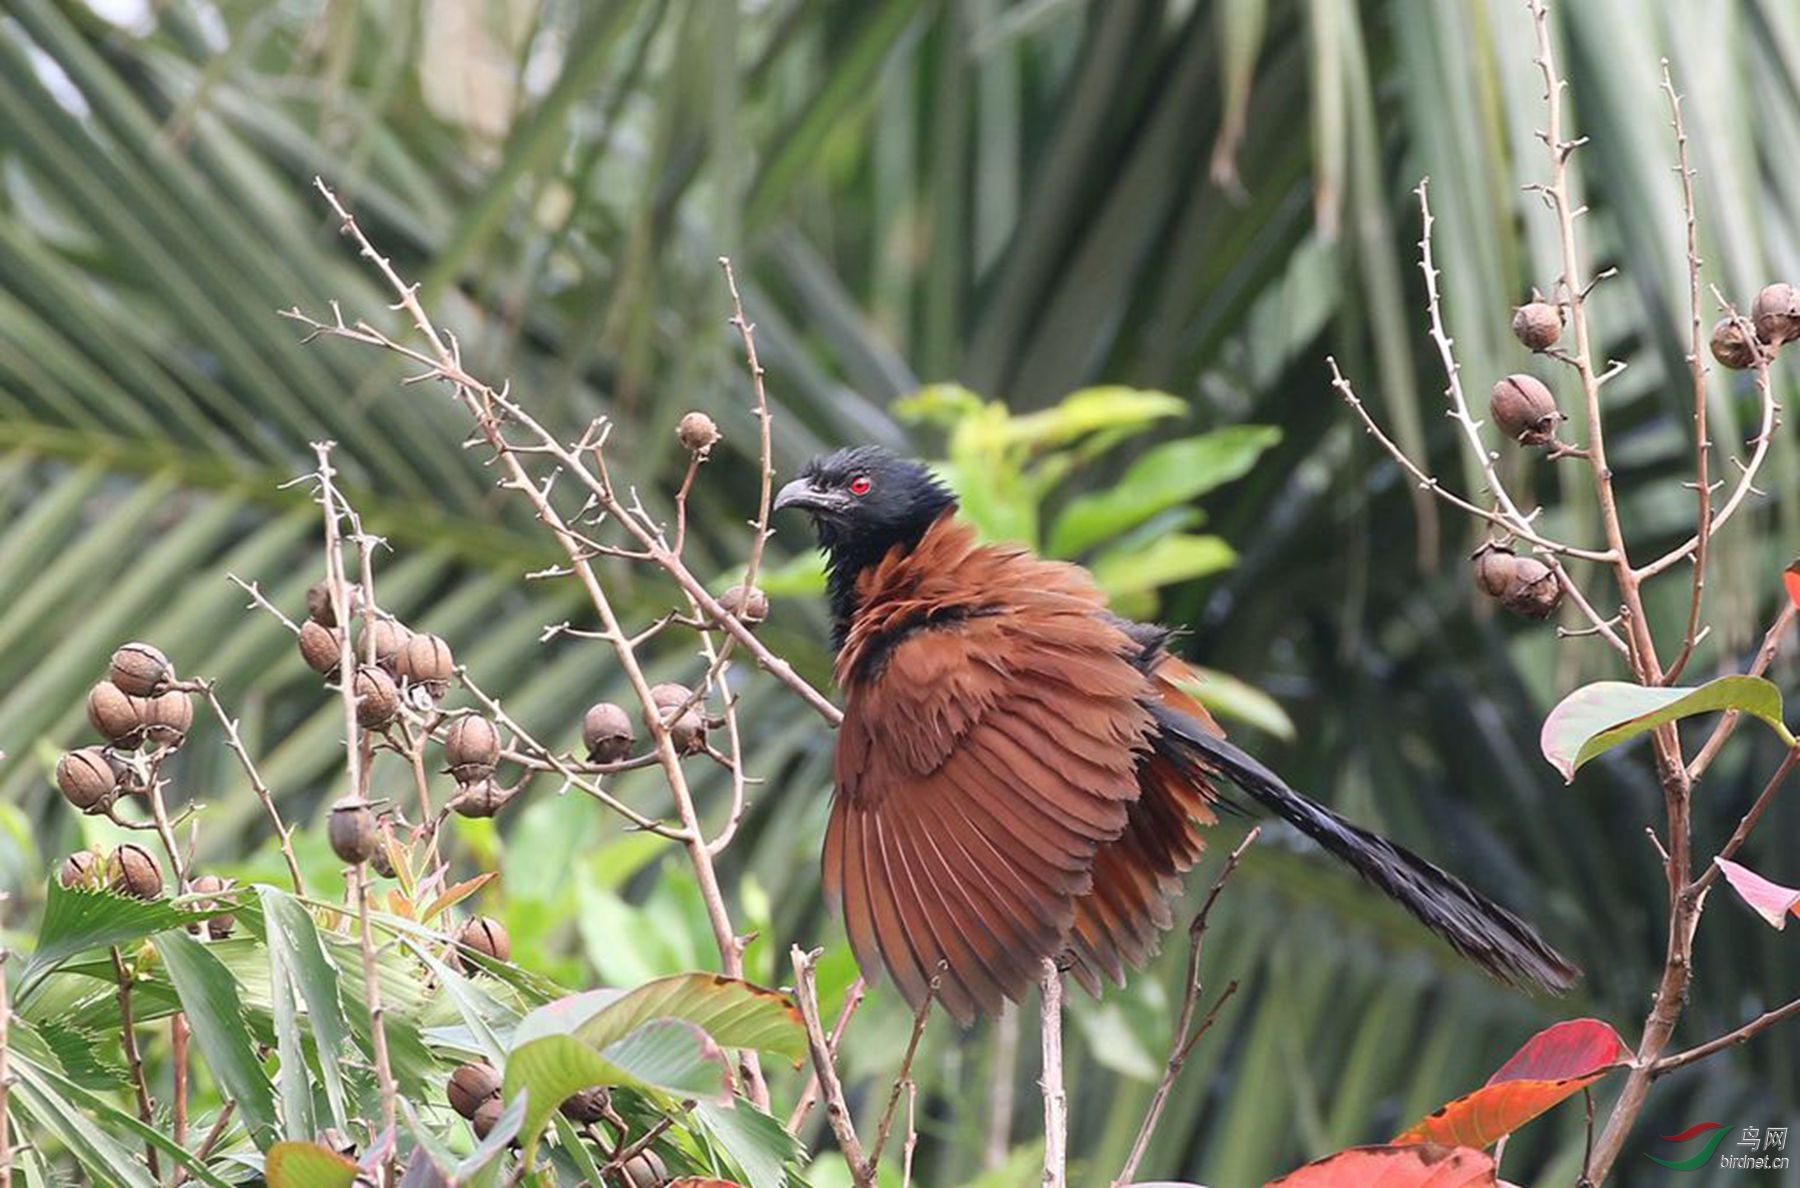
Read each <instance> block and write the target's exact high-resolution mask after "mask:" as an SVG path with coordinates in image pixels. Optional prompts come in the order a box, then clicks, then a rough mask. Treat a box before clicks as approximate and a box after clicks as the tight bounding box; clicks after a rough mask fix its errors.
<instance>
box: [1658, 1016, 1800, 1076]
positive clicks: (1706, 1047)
mask: <svg viewBox="0 0 1800 1188" xmlns="http://www.w3.org/2000/svg"><path fill="white" fill-rule="evenodd" d="M1796 1015H1800V998H1796V999H1794V1001H1792V1002H1790V1003H1787V1004H1786V1005H1784V1006H1778V1007H1776V1008H1775V1009H1774V1010H1772V1011H1766V1012H1764V1013H1763V1014H1761V1015H1758V1016H1757V1017H1756V1018H1754V1019H1752V1020H1750V1022H1748V1023H1746V1024H1744V1025H1743V1026H1742V1027H1739V1028H1738V1029H1736V1030H1735V1031H1728V1032H1726V1033H1725V1034H1724V1035H1722V1036H1720V1037H1719V1038H1717V1039H1712V1040H1708V1041H1706V1042H1705V1043H1703V1044H1700V1045H1698V1046H1696V1047H1692V1048H1689V1049H1687V1050H1686V1051H1684V1052H1676V1053H1675V1054H1674V1055H1672V1056H1664V1057H1663V1058H1662V1059H1660V1060H1658V1061H1657V1062H1656V1063H1655V1064H1654V1065H1652V1066H1651V1068H1650V1075H1651V1076H1653V1077H1660V1076H1663V1075H1664V1074H1666V1073H1672V1072H1674V1071H1675V1070H1676V1069H1678V1068H1685V1067H1686V1066H1688V1065H1690V1064H1692V1063H1694V1062H1695V1061H1696V1060H1705V1059H1706V1058H1707V1057H1708V1056H1712V1055H1715V1054H1717V1053H1719V1052H1723V1051H1724V1050H1725V1049H1727V1048H1732V1047H1736V1046H1737V1045H1738V1044H1741V1043H1743V1042H1744V1041H1745V1040H1748V1039H1750V1038H1751V1037H1753V1036H1757V1035H1761V1034H1762V1033H1763V1032H1765V1031H1767V1030H1768V1029H1769V1028H1771V1027H1773V1026H1775V1024H1777V1023H1779V1022H1781V1021H1782V1020H1783V1019H1791V1018H1793V1017H1794V1016H1796Z"/></svg>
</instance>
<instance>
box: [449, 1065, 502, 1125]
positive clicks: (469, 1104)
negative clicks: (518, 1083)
mask: <svg viewBox="0 0 1800 1188" xmlns="http://www.w3.org/2000/svg"><path fill="white" fill-rule="evenodd" d="M444 1096H445V1097H446V1098H448V1099H449V1101H450V1108H451V1109H453V1110H455V1111H456V1112H457V1113H459V1114H461V1115H462V1116H463V1117H465V1118H473V1117H474V1116H475V1111H476V1110H479V1109H480V1108H481V1106H482V1103H483V1102H486V1101H490V1100H494V1099H497V1098H498V1097H499V1096H500V1074H499V1072H497V1071H496V1070H495V1069H494V1066H493V1065H491V1064H488V1063H487V1062H486V1061H481V1060H477V1061H475V1062H474V1063H472V1064H459V1065H457V1066H456V1068H455V1070H454V1071H452V1072H451V1074H450V1080H449V1081H448V1082H447V1083H446V1084H445V1085H444Z"/></svg>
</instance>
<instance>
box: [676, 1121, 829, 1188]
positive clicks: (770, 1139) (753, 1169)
mask: <svg viewBox="0 0 1800 1188" xmlns="http://www.w3.org/2000/svg"><path fill="white" fill-rule="evenodd" d="M691 1117H692V1118H693V1121H694V1125H695V1126H697V1127H698V1128H699V1129H700V1130H701V1131H703V1132H704V1133H705V1134H706V1135H707V1137H709V1138H710V1139H712V1141H713V1142H715V1143H717V1144H718V1146H719V1147H720V1149H722V1150H723V1151H724V1152H725V1155H726V1157H727V1158H729V1159H730V1160H731V1162H732V1163H734V1164H736V1165H737V1170H738V1171H739V1172H741V1173H742V1174H743V1177H744V1180H745V1181H746V1183H747V1185H748V1188H783V1185H784V1184H786V1183H787V1182H788V1174H787V1167H788V1165H789V1164H791V1163H794V1162H796V1161H798V1160H800V1159H802V1158H803V1157H804V1156H805V1155H806V1148H805V1147H803V1146H801V1145H800V1141H799V1140H798V1139H796V1138H795V1137H794V1136H793V1135H791V1134H789V1133H788V1132H787V1128H786V1127H785V1126H783V1125H782V1124H781V1123H780V1122H778V1121H777V1120H775V1119H774V1118H771V1117H770V1116H769V1115H767V1114H765V1113H764V1112H763V1111H761V1110H759V1109H757V1108H756V1107H755V1106H753V1105H751V1104H750V1103H749V1102H747V1101H735V1102H733V1103H732V1104H731V1108H729V1109H725V1108H723V1107H721V1106H716V1105H713V1104H712V1103H711V1102H701V1103H700V1104H699V1105H697V1106H695V1107H694V1112H693V1114H692V1115H691Z"/></svg>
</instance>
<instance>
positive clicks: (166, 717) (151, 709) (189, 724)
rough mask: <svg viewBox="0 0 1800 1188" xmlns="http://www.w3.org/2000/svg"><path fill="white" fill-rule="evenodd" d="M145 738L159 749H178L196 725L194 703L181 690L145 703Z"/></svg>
mask: <svg viewBox="0 0 1800 1188" xmlns="http://www.w3.org/2000/svg"><path fill="white" fill-rule="evenodd" d="M140 712H141V714H142V716H143V719H144V737H145V738H146V739H148V740H149V741H150V742H153V743H155V744H156V745H157V746H159V747H178V746H180V745H181V744H182V743H184V742H186V741H187V734H188V731H189V730H190V729H192V728H193V725H194V701H193V698H191V697H189V696H188V695H187V694H186V693H183V692H181V691H180V690H179V689H171V690H169V692H167V693H164V694H161V695H160V696H157V697H152V698H150V699H149V700H148V701H146V702H144V703H143V706H142V709H141V711H140Z"/></svg>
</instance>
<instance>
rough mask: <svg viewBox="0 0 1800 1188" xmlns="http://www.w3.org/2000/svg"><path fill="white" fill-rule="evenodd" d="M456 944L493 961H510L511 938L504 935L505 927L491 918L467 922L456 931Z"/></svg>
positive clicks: (480, 917)
mask: <svg viewBox="0 0 1800 1188" xmlns="http://www.w3.org/2000/svg"><path fill="white" fill-rule="evenodd" d="M456 943H457V945H458V946H459V947H461V948H464V949H468V950H470V951H471V952H475V953H480V954H481V955H482V956H483V957H491V958H493V959H494V960H495V961H510V960H512V938H511V937H510V936H508V935H506V926H505V925H503V924H501V923H500V921H498V920H496V919H494V918H493V917H492V916H476V917H474V918H472V919H471V920H469V921H468V922H467V923H466V924H464V925H463V926H462V927H461V928H460V929H458V930H457V933H456Z"/></svg>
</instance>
